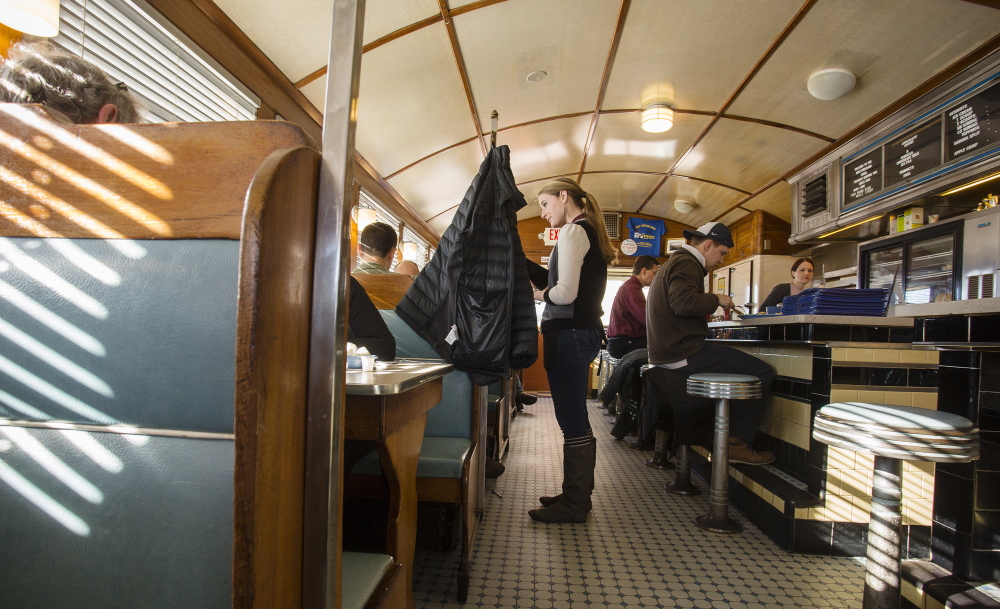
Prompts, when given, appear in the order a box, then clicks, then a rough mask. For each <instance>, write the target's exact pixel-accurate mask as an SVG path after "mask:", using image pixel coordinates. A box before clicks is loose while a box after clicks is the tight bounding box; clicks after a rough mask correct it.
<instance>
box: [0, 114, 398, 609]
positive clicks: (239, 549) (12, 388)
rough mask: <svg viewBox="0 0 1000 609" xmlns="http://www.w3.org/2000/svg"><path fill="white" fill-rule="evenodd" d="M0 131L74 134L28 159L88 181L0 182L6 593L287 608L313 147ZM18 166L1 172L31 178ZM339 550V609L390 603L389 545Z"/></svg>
mask: <svg viewBox="0 0 1000 609" xmlns="http://www.w3.org/2000/svg"><path fill="white" fill-rule="evenodd" d="M122 129H128V130H129V131H131V132H132V133H131V135H132V139H128V140H125V141H129V142H130V143H129V144H128V145H125V144H123V143H122V141H123V138H122V136H121V133H119V131H120V130H122ZM0 130H3V131H4V132H6V133H10V134H13V137H14V138H15V139H17V140H20V141H22V142H32V141H34V142H37V141H40V140H43V139H45V138H51V136H52V134H53V133H57V132H59V131H65V132H71V133H72V136H71V137H66V138H61V139H57V140H56V141H57V142H60V141H69V142H71V143H72V144H73V145H63V144H62V143H56V144H54V145H50V146H48V147H46V148H45V154H46V155H48V156H49V157H50V158H51V159H53V160H54V162H55V163H59V164H62V166H64V167H66V168H67V170H68V171H69V172H73V173H76V174H79V175H83V176H86V177H87V178H89V179H91V180H93V181H94V182H95V183H97V184H99V187H98V188H95V189H92V190H91V191H89V193H88V192H86V191H83V190H79V189H78V188H77V186H76V185H74V184H71V183H69V182H68V181H66V182H64V181H62V180H60V179H58V178H55V179H52V180H51V183H50V184H48V185H47V189H46V192H45V193H40V192H31V193H30V196H19V195H18V193H17V192H15V191H13V190H9V191H6V192H5V201H4V203H5V204H6V205H7V209H6V211H7V213H6V214H4V215H3V216H0V565H2V567H0V606H4V607H18V608H20V609H31V608H35V607H38V608H49V607H147V608H159V607H162V608H173V607H185V608H186V609H193V608H194V609H196V608H202V607H204V608H213V609H214V608H220V607H230V606H236V607H241V608H243V607H257V606H264V605H267V606H289V607H291V606H301V605H302V594H303V559H302V556H303V544H304V543H305V540H304V533H303V531H304V528H303V520H304V518H305V515H304V509H303V505H304V503H303V495H304V475H303V471H304V469H305V467H304V466H305V464H304V456H305V450H304V442H305V420H306V389H307V381H308V361H309V360H308V349H309V328H310V326H309V319H310V311H311V298H310V297H309V296H310V293H311V286H312V247H313V242H312V241H313V222H314V218H315V211H314V208H315V201H314V199H315V194H314V193H315V186H314V184H315V181H316V176H317V175H318V158H319V155H318V153H317V152H316V151H315V150H312V149H310V148H307V147H305V146H304V145H303V144H304V143H305V138H304V136H303V134H302V133H301V131H300V130H299V129H298V128H297V127H295V126H293V125H291V124H289V123H277V122H266V121H261V122H256V123H204V124H194V125H192V124H167V125H153V124H146V125H127V126H118V125H110V126H101V125H96V126H90V125H87V126H83V125H81V126H69V125H66V124H63V123H61V122H58V121H57V120H55V119H53V118H52V117H50V116H49V115H48V113H47V112H45V111H44V110H42V109H40V108H39V107H37V106H16V105H9V104H0ZM48 141H49V142H52V139H48ZM134 141H144V142H147V143H149V145H150V147H156V148H158V149H160V150H162V151H163V153H162V154H160V155H149V154H146V153H144V151H142V150H137V149H135V148H134V147H133V143H134ZM81 145H86V146H93V147H95V148H97V149H100V150H102V151H103V152H105V153H107V154H109V155H110V156H111V157H113V158H114V159H115V160H116V161H118V162H120V163H121V164H122V165H123V166H128V167H130V169H131V170H132V172H133V173H132V176H135V175H140V176H141V177H143V179H144V180H145V181H144V182H142V183H141V184H139V185H136V184H135V183H134V180H133V182H129V181H127V180H123V179H121V178H119V177H118V176H116V175H115V174H114V173H112V172H111V171H105V170H103V169H101V167H100V166H99V165H98V164H96V163H94V162H93V161H92V160H91V159H89V158H86V157H85V156H84V155H83V154H81V153H80V152H79V150H80V146H81ZM32 158H33V157H31V155H23V156H21V155H14V154H9V155H7V156H6V157H5V160H4V166H5V169H6V170H7V171H10V172H12V173H15V174H20V175H24V176H31V175H37V172H38V171H40V170H38V169H37V167H36V166H35V165H34V162H33V160H32ZM33 172H34V173H33ZM219 175H225V176H226V177H227V179H226V180H225V181H224V183H221V184H220V183H219V180H218V176H219ZM303 183H304V184H305V185H306V186H307V187H306V188H302V184H303ZM150 184H152V185H154V186H155V185H157V184H158V185H159V186H158V188H159V190H155V189H152V188H151V186H150ZM206 184H211V185H212V188H207V187H206ZM310 184H313V186H310ZM139 186H143V187H144V188H140V187H139ZM95 191H96V192H97V194H94V193H95ZM165 192H170V194H171V196H170V197H165V196H156V195H157V194H163V193H165ZM109 193H110V194H109ZM109 198H110V199H112V202H113V203H114V204H113V205H112V204H108V199H109ZM67 202H72V208H69V203H67ZM46 209H51V210H55V212H59V213H55V212H50V213H43V210H46ZM71 212H73V213H71ZM289 281H291V282H293V283H294V284H295V285H301V286H302V287H303V292H304V293H302V294H289V293H288V290H287V289H286V286H287V285H288V283H287V282H289ZM303 296H305V297H304V298H303ZM303 303H304V304H303ZM341 449H342V447H341ZM338 498H339V497H338ZM335 560H339V554H338V556H337V557H335ZM343 564H344V568H343V573H344V576H345V579H344V581H343V586H342V595H343V598H344V599H353V600H352V603H354V604H353V605H350V606H356V607H362V606H369V607H374V606H379V603H380V602H382V601H386V604H384V605H382V606H399V607H401V606H403V605H404V604H405V594H401V592H402V591H401V588H402V585H401V584H399V583H397V582H402V580H403V579H404V578H403V577H399V578H396V575H397V574H399V573H400V570H401V565H399V564H398V563H395V562H394V561H393V560H392V558H391V557H388V556H379V555H369V556H361V557H350V558H349V560H345V561H344V563H343ZM376 567H377V568H376ZM359 571H361V572H363V573H364V574H367V575H368V579H366V578H365V577H357V576H355V575H354V574H357V573H358V572H359ZM373 573H379V574H380V575H379V577H378V578H377V579H376V580H375V585H374V586H372V584H371V582H370V581H369V580H370V579H371V578H372V574H373ZM373 603H374V604H373ZM345 606H348V605H345Z"/></svg>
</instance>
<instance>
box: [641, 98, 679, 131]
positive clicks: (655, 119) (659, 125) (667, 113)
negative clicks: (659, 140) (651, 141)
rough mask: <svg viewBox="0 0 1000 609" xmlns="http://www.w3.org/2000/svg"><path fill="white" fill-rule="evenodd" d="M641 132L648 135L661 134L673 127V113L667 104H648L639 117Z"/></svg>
mask: <svg viewBox="0 0 1000 609" xmlns="http://www.w3.org/2000/svg"><path fill="white" fill-rule="evenodd" d="M640 122H641V124H642V130H643V131H648V132H649V133H663V132H664V131H667V130H669V129H670V128H671V127H673V126H674V111H673V110H672V109H671V108H670V106H668V105H667V104H661V103H653V104H648V105H646V106H645V107H644V108H643V109H642V115H641V117H640Z"/></svg>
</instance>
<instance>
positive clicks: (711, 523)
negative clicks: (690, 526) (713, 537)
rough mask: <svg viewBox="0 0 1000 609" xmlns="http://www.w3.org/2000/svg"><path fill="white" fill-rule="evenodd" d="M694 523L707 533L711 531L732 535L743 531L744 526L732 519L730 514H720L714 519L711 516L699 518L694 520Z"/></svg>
mask: <svg viewBox="0 0 1000 609" xmlns="http://www.w3.org/2000/svg"><path fill="white" fill-rule="evenodd" d="M694 522H695V524H697V525H698V526H699V527H701V528H703V529H705V530H706V531H711V532H712V533H730V534H732V533H739V532H740V531H742V530H743V525H741V524H740V523H738V522H736V521H735V520H733V519H732V518H730V517H729V514H719V515H717V516H714V517H713V516H712V515H711V514H707V515H705V516H698V517H697V518H695V519H694Z"/></svg>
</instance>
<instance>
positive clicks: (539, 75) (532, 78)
mask: <svg viewBox="0 0 1000 609" xmlns="http://www.w3.org/2000/svg"><path fill="white" fill-rule="evenodd" d="M548 75H549V73H548V72H546V71H545V70H535V71H534V72H532V73H531V74H528V82H538V81H540V80H545V77H546V76H548Z"/></svg>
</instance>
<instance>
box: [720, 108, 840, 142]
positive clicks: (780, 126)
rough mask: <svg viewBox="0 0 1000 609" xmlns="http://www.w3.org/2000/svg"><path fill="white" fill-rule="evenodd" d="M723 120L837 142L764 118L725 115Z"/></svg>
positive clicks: (812, 132) (830, 138)
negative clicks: (752, 124)
mask: <svg viewBox="0 0 1000 609" xmlns="http://www.w3.org/2000/svg"><path fill="white" fill-rule="evenodd" d="M722 118H728V119H729V120H734V121H741V122H744V123H756V124H758V125H765V126H768V127H775V128H778V129H785V130H787V131H794V132H795V133H801V134H802V135H808V136H809V137H814V138H816V139H818V140H823V141H824V142H833V141H835V140H834V138H832V137H827V136H825V135H822V134H819V133H816V132H814V131H808V130H806V129H800V128H798V127H793V126H792V125H788V124H785V123H776V122H774V121H766V120H764V119H762V118H751V117H749V116H739V115H736V114H723V115H722Z"/></svg>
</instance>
